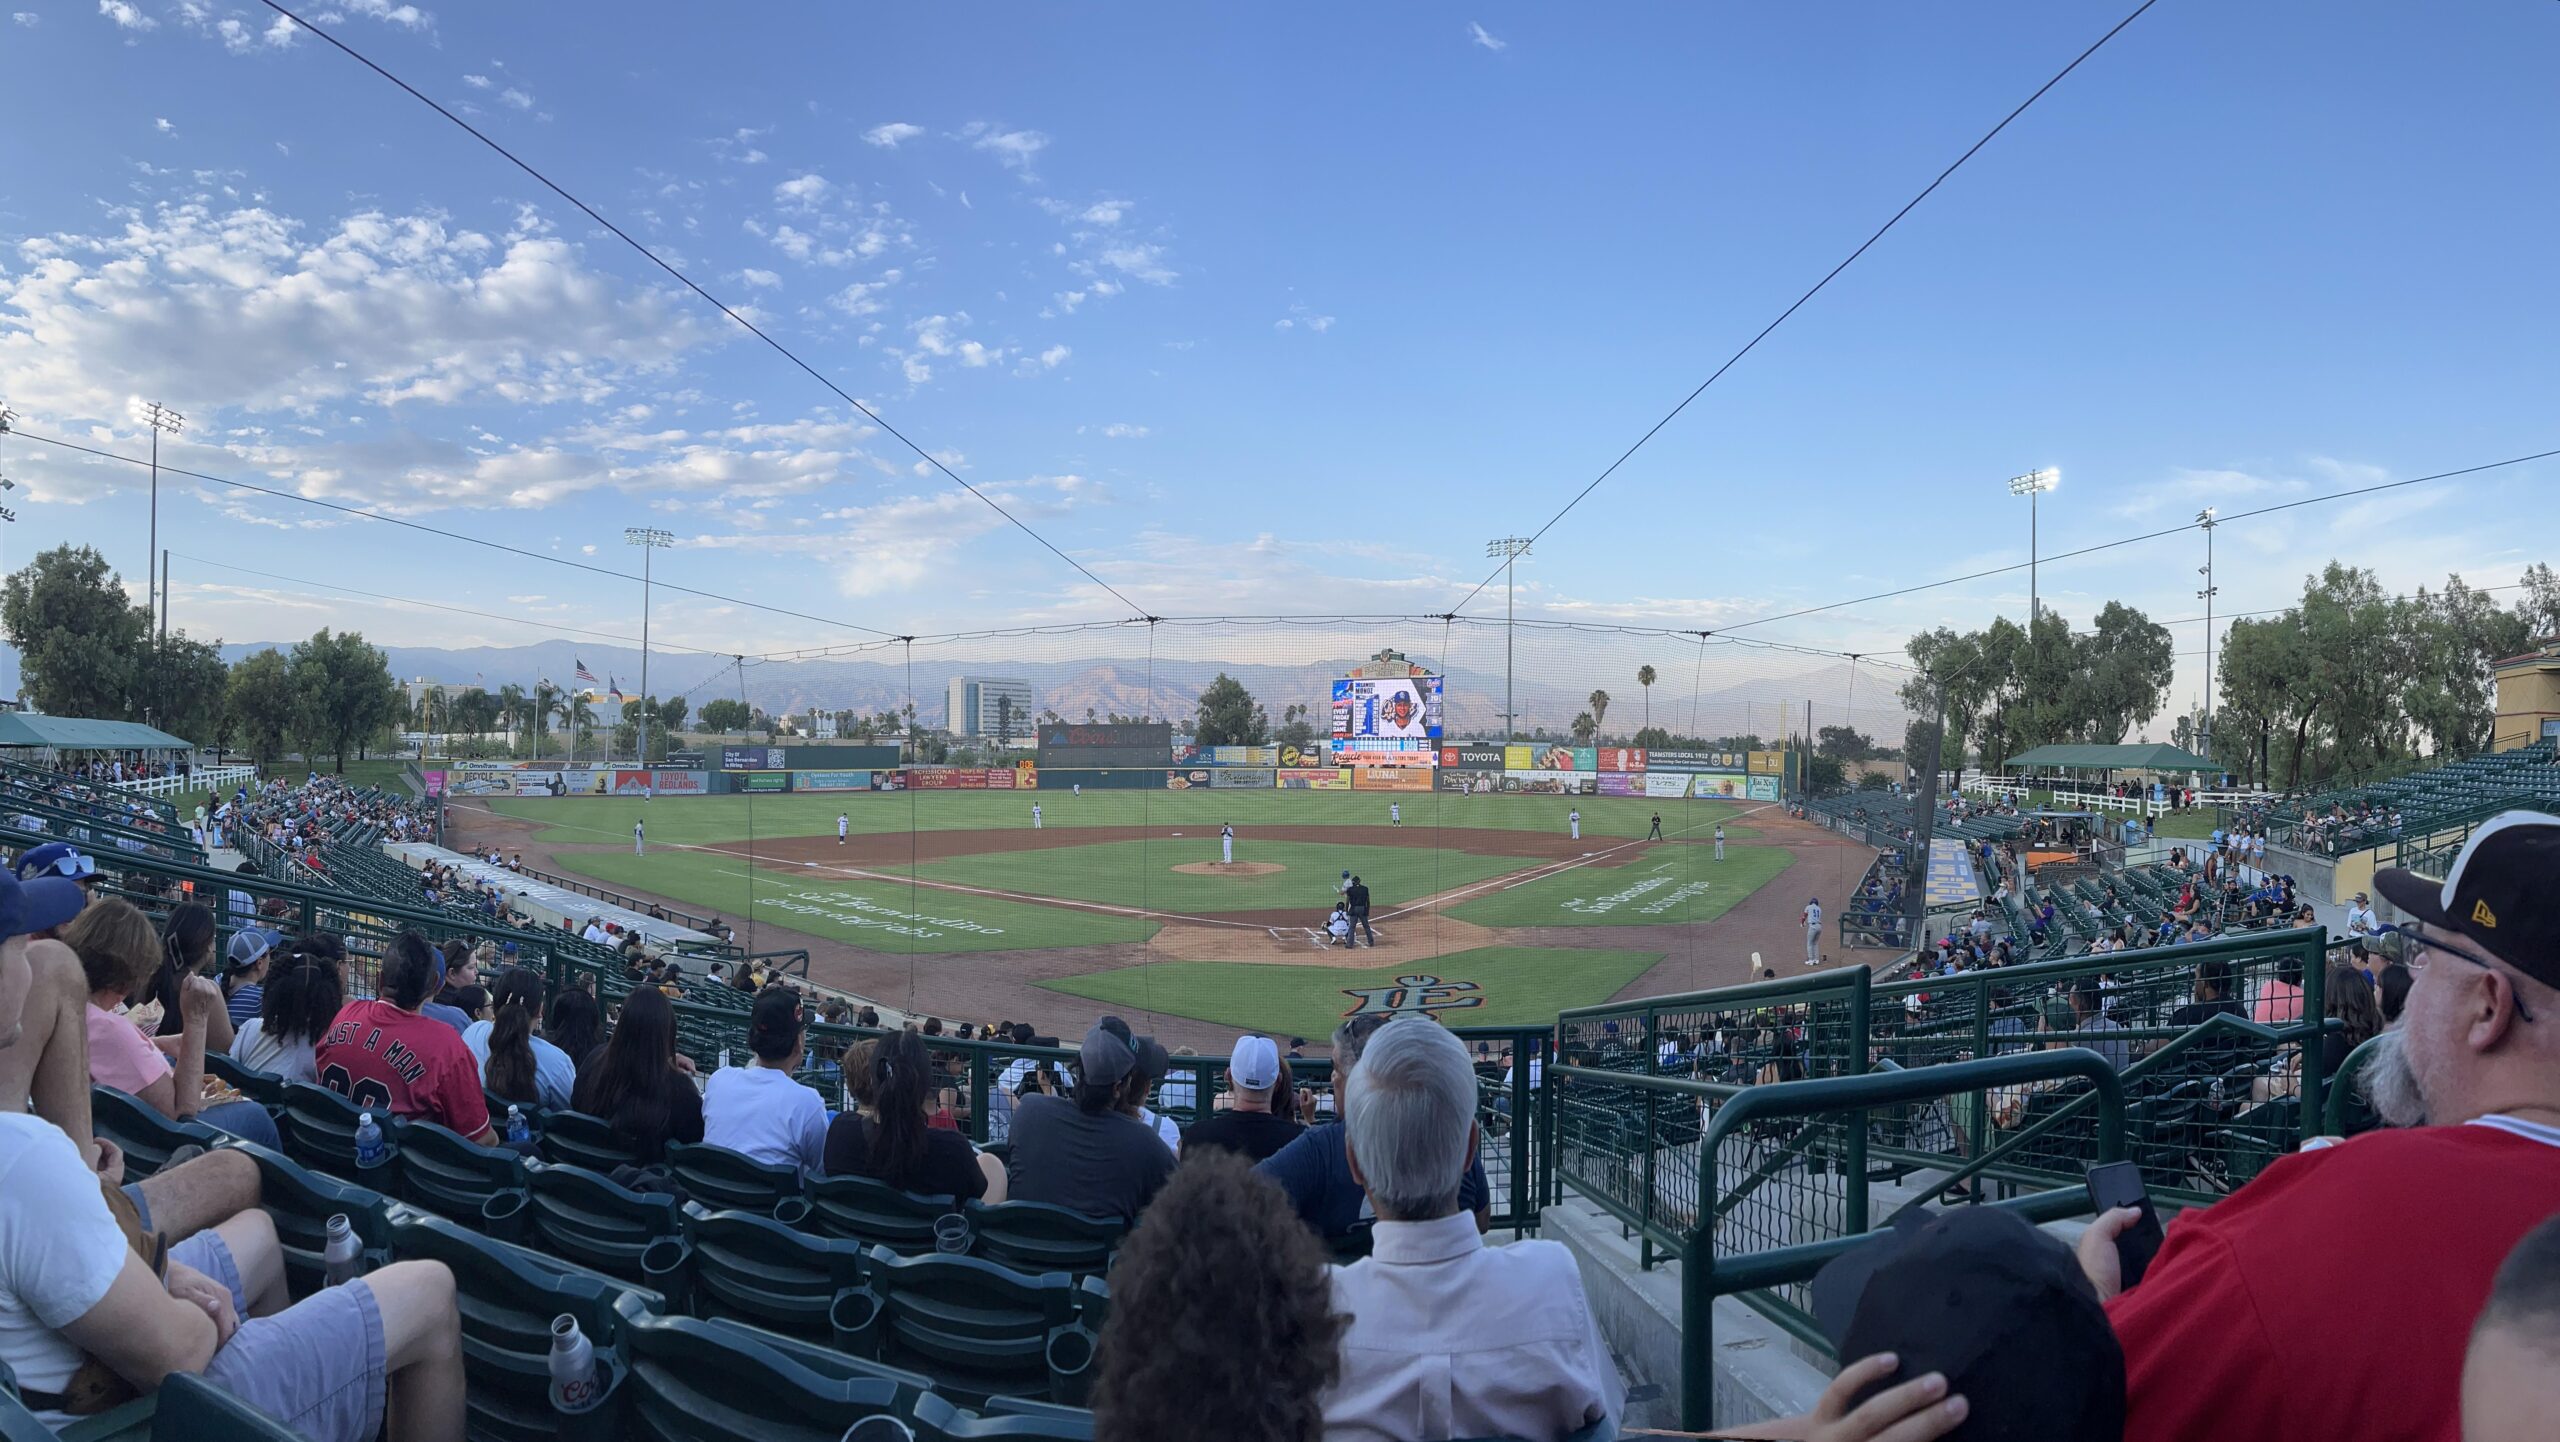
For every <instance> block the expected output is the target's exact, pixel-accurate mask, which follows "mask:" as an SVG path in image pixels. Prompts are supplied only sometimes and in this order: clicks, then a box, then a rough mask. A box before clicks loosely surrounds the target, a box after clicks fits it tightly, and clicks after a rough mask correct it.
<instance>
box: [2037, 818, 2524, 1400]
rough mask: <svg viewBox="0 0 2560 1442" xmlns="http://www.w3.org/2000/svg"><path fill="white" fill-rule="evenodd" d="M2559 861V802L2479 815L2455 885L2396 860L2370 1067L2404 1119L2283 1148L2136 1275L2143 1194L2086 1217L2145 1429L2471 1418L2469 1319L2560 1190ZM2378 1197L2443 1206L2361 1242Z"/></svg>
mask: <svg viewBox="0 0 2560 1442" xmlns="http://www.w3.org/2000/svg"><path fill="white" fill-rule="evenodd" d="M2555 879H2560V817H2554V816H2549V815H2545V814H2543V813H2540V812H2529V811H2510V812H2508V813H2506V814H2504V815H2502V816H2499V817H2497V818H2495V819H2494V820H2492V821H2490V822H2489V823H2487V824H2486V825H2484V826H2482V827H2481V828H2480V829H2479V830H2478V831H2476V832H2474V833H2473V834H2472V837H2471V839H2470V841H2469V842H2468V843H2467V844H2466V845H2465V846H2464V847H2463V848H2462V854H2461V855H2460V856H2458V857H2457V858H2455V860H2454V863H2453V867H2452V869H2451V872H2450V874H2449V875H2448V876H2447V877H2446V879H2445V880H2444V881H2443V882H2442V883H2438V882H2436V881H2433V880H2431V879H2429V878H2426V877H2422V876H2419V875H2418V874H2416V873H2415V872H2410V871H2403V870H2389V871H2384V872H2381V873H2380V874H2378V875H2376V876H2375V877H2374V886H2375V889H2377V890H2379V891H2380V892H2381V893H2382V895H2383V898H2384V899H2385V900H2387V901H2389V902H2390V903H2391V904H2392V905H2393V906H2394V907H2396V908H2398V910H2399V911H2400V912H2401V913H2402V915H2403V916H2404V917H2406V918H2407V921H2406V923H2405V924H2404V925H2403V926H2402V927H2399V928H2391V929H2386V930H2385V931H2384V933H2383V934H2385V935H2390V934H2393V933H2394V932H2395V931H2396V932H2397V933H2398V934H2399V935H2401V936H2402V938H2403V940H2404V943H2405V946H2406V950H2405V951H2404V953H2403V955H2402V958H2401V961H2402V964H2403V965H2405V966H2406V967H2408V968H2409V970H2410V972H2411V973H2412V974H2413V978H2414V979H2413V980H2412V982H2411V984H2410V987H2409V994H2408V1000H2407V1003H2406V1005H2405V1006H2404V1008H2403V1010H2402V1013H2401V1019H2400V1024H2399V1025H2398V1026H2397V1027H2395V1028H2393V1029H2392V1030H2390V1031H2387V1032H2384V1033H2383V1034H2382V1037H2381V1039H2380V1041H2381V1045H2380V1047H2379V1049H2378V1051H2377V1053H2376V1055H2375V1056H2374V1058H2373V1061H2372V1063H2371V1065H2369V1066H2368V1067H2367V1069H2366V1091H2367V1094H2368V1096H2369V1097H2370V1098H2371V1100H2372V1102H2373V1105H2374V1109H2375V1110H2376V1111H2377V1112H2379V1113H2380V1114H2381V1115H2382V1117H2383V1118H2384V1120H2386V1121H2388V1122H2389V1123H2391V1125H2392V1127H2393V1128H2395V1129H2394V1130H2386V1131H2376V1132H2368V1133H2366V1134H2364V1135H2362V1136H2359V1137H2354V1138H2351V1139H2349V1140H2348V1141H2346V1142H2343V1143H2341V1144H2339V1145H2336V1146H2331V1147H2324V1148H2321V1149H2319V1150H2316V1151H2309V1152H2303V1153H2299V1154H2297V1155H2294V1156H2290V1157H2285V1158H2283V1159H2281V1160H2279V1161H2277V1162H2276V1163H2275V1164H2274V1165H2273V1166H2270V1167H2268V1168H2267V1169H2266V1170H2265V1171H2264V1172H2261V1173H2259V1174H2258V1177H2257V1179H2256V1180H2254V1181H2252V1182H2250V1183H2249V1184H2248V1185H2247V1186H2245V1187H2242V1188H2241V1189H2240V1190H2239V1191H2238V1192H2235V1193H2233V1194H2232V1195H2231V1196H2230V1197H2229V1198H2227V1199H2225V1200H2223V1201H2221V1202H2218V1203H2216V1204H2215V1205H2213V1206H2212V1207H2209V1208H2206V1209H2204V1210H2202V1211H2196V1212H2189V1213H2187V1214H2185V1215H2184V1216H2182V1217H2180V1218H2179V1219H2178V1221H2177V1223H2176V1225H2174V1226H2172V1227H2170V1228H2169V1232H2168V1237H2167V1239H2166V1241H2165V1242H2164V1243H2163V1245H2162V1247H2161V1249H2160V1254H2159V1256H2158V1257H2157V1258H2156V1259H2154V1260H2153V1262H2152V1264H2151V1268H2150V1270H2149V1272H2148V1273H2147V1274H2146V1275H2145V1276H2144V1278H2143V1280H2142V1284H2141V1285H2140V1286H2138V1287H2134V1288H2132V1289H2130V1290H2124V1289H2122V1288H2121V1287H2120V1285H2119V1282H2120V1278H2119V1273H2118V1269H2117V1265H2116V1255H2115V1247H2114V1246H2113V1242H2114V1239H2115V1237H2116V1235H2117V1233H2119V1232H2121V1231H2123V1230H2124V1228H2125V1227H2126V1226H2127V1225H2128V1224H2130V1223H2131V1222H2132V1221H2133V1220H2134V1216H2135V1212H2134V1209H2132V1208H2130V1207H2126V1208H2119V1209H2117V1210H2115V1211H2112V1212H2109V1213H2107V1214H2106V1215H2104V1216H2102V1217H2100V1218H2099V1219H2098V1220H2097V1221H2096V1222H2094V1223H2092V1224H2091V1225H2090V1227H2089V1229H2088V1231H2087V1232H2086V1233H2084V1235H2083V1240H2082V1243H2081V1247H2080V1262H2081V1266H2082V1269H2083V1270H2085V1271H2086V1272H2087V1273H2088V1274H2089V1279H2090V1281H2091V1282H2092V1283H2094V1284H2095V1285H2096V1286H2097V1289H2098V1295H2099V1296H2101V1297H2103V1298H2110V1299H2112V1300H2111V1301H2110V1303H2109V1306H2108V1315H2109V1318H2110V1319H2111V1320H2112V1321H2113V1322H2114V1323H2115V1329H2116V1335H2117V1337H2118V1339H2119V1340H2120V1341H2121V1342H2122V1343H2123V1346H2124V1355H2125V1374H2126V1383H2127V1386H2126V1393H2127V1398H2128V1409H2127V1413H2126V1417H2125V1429H2124V1435H2125V1438H2126V1442H2170V1439H2177V1442H2214V1439H2232V1442H2239V1439H2249V1442H2264V1439H2266V1438H2270V1437H2394V1438H2429V1439H2446V1442H2450V1439H2452V1438H2453V1437H2455V1436H2456V1435H2457V1432H2456V1428H2457V1425H2458V1423H2457V1418H2458V1417H2459V1416H2460V1399H2461V1379H2462V1367H2463V1344H2464V1339H2465V1337H2466V1334H2467V1333H2468V1332H2469V1331H2470V1328H2471V1322H2472V1318H2473V1317H2474V1315H2475V1314H2477V1313H2478V1312H2479V1310H2480V1305H2481V1302H2482V1300H2483V1299H2484V1298H2486V1297H2487V1296H2488V1295H2489V1293H2490V1282H2491V1278H2492V1277H2493V1275H2494V1274H2495V1273H2496V1272H2497V1270H2498V1265H2499V1262H2500V1261H2501V1260H2502V1259H2503V1258H2505V1257H2506V1255H2507V1253H2508V1251H2509V1250H2510V1249H2511V1248H2513V1247H2514V1246H2515V1245H2516V1242H2517V1239H2518V1238H2520V1237H2523V1236H2524V1235H2525V1234H2526V1233H2527V1232H2528V1231H2529V1230H2531V1229H2532V1228H2533V1227H2534V1226H2535V1225H2536V1224H2538V1223H2540V1222H2541V1221H2542V1220H2543V1219H2544V1218H2545V1217H2547V1216H2549V1215H2551V1213H2552V1211H2553V1210H2554V1208H2555V1206H2560V885H2555V884H2554V882H2555ZM2376 1216H2387V1217H2396V1218H2402V1219H2406V1220H2407V1221H2409V1222H2411V1223H2419V1224H2423V1225H2422V1230H2423V1233H2424V1236H2423V1241H2422V1244H2420V1245H2411V1246H2400V1247H2380V1248H2367V1249H2363V1250H2361V1251H2358V1252H2356V1253H2355V1254H2354V1256H2353V1257H2352V1258H2350V1257H2348V1256H2346V1255H2345V1254H2342V1253H2341V1252H2340V1251H2339V1250H2338V1239H2339V1238H2340V1237H2348V1236H2357V1235H2362V1234H2363V1232H2364V1231H2365V1230H2366V1229H2368V1228H2369V1227H2370V1225H2371V1219H2372V1218H2374V1217H2376ZM2413 1235H2414V1234H2413ZM2120 1291H2121V1295H2118V1294H2119V1292H2120ZM2376 1318H2384V1319H2388V1322H2387V1325H2382V1326H2375V1325H2372V1324H2371V1322H2372V1319H2376ZM2303 1356H2317V1357H2319V1358H2320V1365H2319V1366H2317V1367H2308V1368H2306V1367H2302V1366H2299V1365H2296V1363H2297V1362H2298V1360H2299V1358H2301V1357H2303ZM2542 1420H2543V1421H2544V1422H2545V1423H2546V1424H2547V1423H2548V1420H2549V1419H2548V1418H2547V1417H2546V1418H2544V1419H2542Z"/></svg>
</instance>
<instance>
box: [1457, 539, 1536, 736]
mask: <svg viewBox="0 0 2560 1442" xmlns="http://www.w3.org/2000/svg"><path fill="white" fill-rule="evenodd" d="M1484 553H1485V554H1486V555H1488V556H1491V557H1494V558H1495V559H1497V560H1499V561H1501V562H1502V739H1503V740H1504V741H1506V742H1508V741H1509V740H1510V739H1511V733H1512V731H1513V730H1515V729H1516V728H1517V727H1518V726H1519V724H1520V718H1519V716H1518V715H1516V714H1514V713H1513V711H1512V709H1511V626H1512V616H1513V614H1514V607H1515V605H1516V598H1517V596H1518V592H1517V591H1516V590H1514V589H1513V587H1512V584H1511V574H1512V568H1513V565H1514V564H1515V563H1516V562H1518V561H1519V559H1520V558H1521V557H1522V556H1525V555H1527V554H1529V538H1528V537H1526V536H1504V537H1503V538H1501V539H1500V540H1497V541H1487V542H1485V543H1484ZM1442 664H1443V665H1444V666H1445V665H1446V664H1447V663H1446V662H1445V661H1444V662H1443V663H1442Z"/></svg>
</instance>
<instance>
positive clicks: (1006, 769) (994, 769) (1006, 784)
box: [986, 766, 1013, 791]
mask: <svg viewBox="0 0 2560 1442" xmlns="http://www.w3.org/2000/svg"><path fill="white" fill-rule="evenodd" d="M986 784H987V789H988V790H989V791H1011V790H1012V789H1013V768H1012V767H1010V766H990V767H988V768H987V783H986Z"/></svg>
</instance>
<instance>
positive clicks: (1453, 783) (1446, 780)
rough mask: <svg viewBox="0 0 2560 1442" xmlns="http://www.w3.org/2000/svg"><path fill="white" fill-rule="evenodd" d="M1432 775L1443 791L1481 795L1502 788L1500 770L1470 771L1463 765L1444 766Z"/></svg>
mask: <svg viewBox="0 0 2560 1442" xmlns="http://www.w3.org/2000/svg"><path fill="white" fill-rule="evenodd" d="M1432 775H1433V776H1434V777H1436V778H1437V780H1438V789H1439V790H1442V791H1455V792H1459V793H1461V794H1465V795H1475V796H1481V795H1485V794H1487V793H1490V792H1494V791H1499V790H1501V789H1502V773H1501V772H1499V771H1468V770H1465V769H1463V768H1461V767H1456V766H1443V767H1441V768H1440V769H1439V770H1437V771H1435V772H1433V773H1432Z"/></svg>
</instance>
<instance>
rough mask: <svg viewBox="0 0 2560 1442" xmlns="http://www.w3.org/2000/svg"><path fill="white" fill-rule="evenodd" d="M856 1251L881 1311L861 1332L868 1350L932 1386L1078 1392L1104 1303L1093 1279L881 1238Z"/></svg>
mask: <svg viewBox="0 0 2560 1442" xmlns="http://www.w3.org/2000/svg"><path fill="white" fill-rule="evenodd" d="M863 1260H864V1269H863V1270H864V1285H865V1286H866V1287H868V1288H869V1289H870V1290H871V1291H872V1292H873V1293H874V1294H875V1295H876V1296H877V1297H878V1299H879V1303H880V1311H881V1318H882V1320H881V1323H880V1325H879V1326H878V1328H877V1329H876V1330H875V1331H873V1332H871V1333H869V1334H868V1335H869V1337H870V1338H872V1339H876V1346H877V1348H878V1350H877V1351H876V1352H869V1353H866V1355H874V1356H877V1357H878V1358H879V1359H880V1360H882V1361H885V1362H887V1363H889V1364H890V1365H892V1366H898V1367H911V1368H914V1369H915V1370H917V1371H919V1372H922V1373H924V1374H925V1375H926V1376H928V1377H931V1378H933V1379H934V1387H935V1390H937V1391H941V1392H944V1393H946V1394H949V1395H952V1396H956V1397H961V1398H965V1399H969V1400H972V1401H974V1400H976V1399H979V1398H984V1397H993V1396H1028V1397H1045V1398H1047V1399H1048V1400H1050V1401H1053V1402H1063V1403H1068V1404H1071V1405H1080V1404H1082V1403H1083V1401H1084V1400H1085V1397H1086V1395H1087V1393H1088V1392H1089V1391H1090V1389H1091V1385H1092V1378H1093V1351H1094V1341H1095V1338H1096V1336H1097V1335H1098V1334H1099V1333H1100V1331H1101V1329H1102V1324H1103V1321H1104V1320H1105V1316H1106V1314H1107V1313H1108V1311H1109V1306H1110V1300H1109V1299H1110V1294H1109V1291H1108V1290H1107V1289H1106V1288H1105V1287H1104V1286H1103V1284H1102V1282H1101V1281H1100V1280H1099V1279H1096V1278H1092V1277H1087V1278H1085V1279H1083V1280H1081V1281H1079V1280H1077V1279H1075V1278H1073V1277H1070V1276H1068V1275H1067V1274H1066V1273H1064V1272H1050V1273H1048V1274H1046V1275H1044V1276H1038V1277H1031V1276H1025V1275H1023V1274H1022V1273H1020V1272H1016V1271H1014V1270H1012V1269H1011V1268H1009V1267H1005V1266H1002V1265H1000V1264H998V1263H995V1262H990V1261H986V1260H983V1259H981V1258H977V1257H948V1256H930V1257H901V1256H899V1255H898V1254H897V1253H895V1252H892V1251H890V1250H889V1249H888V1248H886V1247H873V1248H871V1249H870V1250H869V1251H868V1252H866V1253H865V1254H864V1259H863ZM848 1340H853V1339H848Z"/></svg>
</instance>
